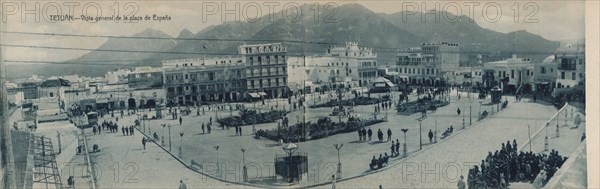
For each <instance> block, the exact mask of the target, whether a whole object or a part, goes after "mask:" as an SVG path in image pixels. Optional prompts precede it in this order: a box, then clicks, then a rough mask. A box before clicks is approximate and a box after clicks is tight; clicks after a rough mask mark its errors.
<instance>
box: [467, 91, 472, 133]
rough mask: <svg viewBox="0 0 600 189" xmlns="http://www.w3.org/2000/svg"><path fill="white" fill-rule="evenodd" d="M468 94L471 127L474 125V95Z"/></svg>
mask: <svg viewBox="0 0 600 189" xmlns="http://www.w3.org/2000/svg"><path fill="white" fill-rule="evenodd" d="M471 87H472V86H471ZM467 94H468V95H469V126H471V125H472V124H473V113H472V112H473V111H472V110H473V99H471V96H472V95H471V92H470V91H469V92H467Z"/></svg>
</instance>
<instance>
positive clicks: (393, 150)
mask: <svg viewBox="0 0 600 189" xmlns="http://www.w3.org/2000/svg"><path fill="white" fill-rule="evenodd" d="M390 149H391V152H392V153H390V154H391V155H392V156H394V155H395V154H396V150H395V149H396V144H395V143H394V141H393V140H392V147H390Z"/></svg>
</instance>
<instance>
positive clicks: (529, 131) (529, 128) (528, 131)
mask: <svg viewBox="0 0 600 189" xmlns="http://www.w3.org/2000/svg"><path fill="white" fill-rule="evenodd" d="M527 135H529V151H530V152H531V125H529V124H527Z"/></svg>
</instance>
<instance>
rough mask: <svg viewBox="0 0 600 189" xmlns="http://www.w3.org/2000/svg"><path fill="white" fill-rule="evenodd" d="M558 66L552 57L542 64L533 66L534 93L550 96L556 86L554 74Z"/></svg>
mask: <svg viewBox="0 0 600 189" xmlns="http://www.w3.org/2000/svg"><path fill="white" fill-rule="evenodd" d="M557 68H558V64H557V63H556V61H555V57H554V55H552V56H549V57H548V58H546V59H545V60H544V61H542V63H538V64H535V65H534V71H533V72H534V73H535V76H534V78H533V79H534V82H535V87H534V90H535V91H536V92H539V93H542V94H547V95H550V93H551V92H552V91H553V90H554V86H556V75H557V74H556V72H557Z"/></svg>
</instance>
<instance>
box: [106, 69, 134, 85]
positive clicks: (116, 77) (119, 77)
mask: <svg viewBox="0 0 600 189" xmlns="http://www.w3.org/2000/svg"><path fill="white" fill-rule="evenodd" d="M130 72H131V70H130V69H118V70H114V71H109V72H106V74H105V75H104V78H106V80H107V82H108V84H109V85H113V84H124V83H127V75H128V74H129V73H130Z"/></svg>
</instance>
